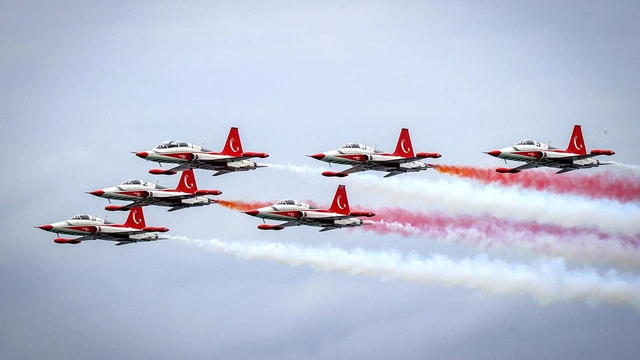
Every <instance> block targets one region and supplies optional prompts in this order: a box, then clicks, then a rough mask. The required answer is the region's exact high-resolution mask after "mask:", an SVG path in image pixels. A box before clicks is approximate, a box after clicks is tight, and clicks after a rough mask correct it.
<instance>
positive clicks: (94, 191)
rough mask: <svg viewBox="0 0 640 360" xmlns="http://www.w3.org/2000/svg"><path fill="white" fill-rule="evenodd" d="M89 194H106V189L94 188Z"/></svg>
mask: <svg viewBox="0 0 640 360" xmlns="http://www.w3.org/2000/svg"><path fill="white" fill-rule="evenodd" d="M89 194H91V195H95V196H102V195H103V194H104V191H102V190H93V191H92V192H90V193H89Z"/></svg>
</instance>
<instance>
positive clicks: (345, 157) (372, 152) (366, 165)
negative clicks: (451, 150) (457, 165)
mask: <svg viewBox="0 0 640 360" xmlns="http://www.w3.org/2000/svg"><path fill="white" fill-rule="evenodd" d="M307 156H309V157H312V158H314V159H316V160H320V161H325V162H328V163H329V164H331V163H335V164H342V165H351V167H350V168H349V169H346V170H343V171H340V172H337V171H324V172H323V173H322V175H324V176H335V177H345V176H347V175H349V174H352V173H356V172H361V171H367V170H378V171H386V172H388V174H387V175H385V176H384V177H390V176H395V175H399V174H404V173H408V172H418V171H422V170H426V169H428V168H430V167H431V166H430V165H428V164H425V163H424V162H422V161H419V160H420V159H426V158H439V157H440V156H442V155H440V154H438V153H428V152H419V153H417V154H414V152H413V147H412V145H411V137H410V136H409V129H402V130H401V131H400V137H399V138H398V144H397V145H396V151H394V152H393V153H386V152H384V151H380V150H376V149H374V148H372V147H370V146H366V145H362V144H356V143H348V144H345V145H343V146H342V148H340V149H337V150H330V151H326V152H323V153H318V154H314V155H307Z"/></svg>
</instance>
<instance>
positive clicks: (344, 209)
mask: <svg viewBox="0 0 640 360" xmlns="http://www.w3.org/2000/svg"><path fill="white" fill-rule="evenodd" d="M329 211H332V212H335V213H338V214H345V215H348V214H349V213H350V210H349V199H348V198H347V189H346V187H345V186H344V185H338V190H336V195H335V196H334V197H333V203H332V204H331V207H330V208H329Z"/></svg>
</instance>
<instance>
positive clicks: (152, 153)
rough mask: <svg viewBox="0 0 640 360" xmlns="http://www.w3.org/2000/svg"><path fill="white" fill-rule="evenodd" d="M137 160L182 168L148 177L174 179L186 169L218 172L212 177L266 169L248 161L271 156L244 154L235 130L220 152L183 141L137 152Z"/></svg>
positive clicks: (159, 172) (151, 171) (156, 171)
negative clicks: (166, 176)
mask: <svg viewBox="0 0 640 360" xmlns="http://www.w3.org/2000/svg"><path fill="white" fill-rule="evenodd" d="M136 156H138V157H141V158H143V159H146V160H149V161H156V162H158V163H173V164H179V165H178V166H176V167H174V168H172V169H168V170H165V169H151V170H149V173H151V174H155V175H174V174H176V173H177V172H178V171H183V170H187V169H205V170H213V171H216V173H215V174H213V176H218V175H223V174H228V173H230V172H235V171H248V170H255V169H257V168H259V167H266V166H267V165H265V164H259V163H256V162H253V161H250V160H247V159H250V158H255V157H257V158H266V157H269V154H267V153H263V152H253V151H243V150H242V143H241V142H240V134H239V132H238V128H237V127H232V128H231V130H230V131H229V136H228V137H227V142H226V144H225V146H224V148H223V149H222V151H221V152H215V151H211V150H208V149H205V148H203V147H201V146H198V145H194V144H190V143H187V142H183V141H164V142H161V143H160V144H158V146H156V147H155V148H153V149H151V150H147V151H140V152H137V153H136ZM160 165H162V164H160Z"/></svg>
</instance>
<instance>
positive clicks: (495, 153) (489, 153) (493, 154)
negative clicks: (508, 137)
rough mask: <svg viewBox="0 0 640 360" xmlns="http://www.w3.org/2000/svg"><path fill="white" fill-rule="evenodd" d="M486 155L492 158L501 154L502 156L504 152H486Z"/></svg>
mask: <svg viewBox="0 0 640 360" xmlns="http://www.w3.org/2000/svg"><path fill="white" fill-rule="evenodd" d="M485 154H488V155H491V156H499V155H500V154H502V152H500V150H491V151H485Z"/></svg>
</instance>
